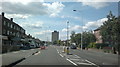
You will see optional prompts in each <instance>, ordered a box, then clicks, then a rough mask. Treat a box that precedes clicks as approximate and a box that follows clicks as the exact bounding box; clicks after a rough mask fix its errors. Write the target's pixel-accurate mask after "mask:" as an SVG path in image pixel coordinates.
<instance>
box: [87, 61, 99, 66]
mask: <svg viewBox="0 0 120 67" xmlns="http://www.w3.org/2000/svg"><path fill="white" fill-rule="evenodd" d="M85 61H87V62H88V63H91V64H92V65H95V66H97V67H99V66H98V65H96V64H95V63H92V62H90V61H88V60H85Z"/></svg>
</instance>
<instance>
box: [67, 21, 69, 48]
mask: <svg viewBox="0 0 120 67" xmlns="http://www.w3.org/2000/svg"><path fill="white" fill-rule="evenodd" d="M68 26H69V21H67V46H68V38H69V36H68V35H69V27H68Z"/></svg>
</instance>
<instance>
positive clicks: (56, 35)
mask: <svg viewBox="0 0 120 67" xmlns="http://www.w3.org/2000/svg"><path fill="white" fill-rule="evenodd" d="M57 40H59V32H58V31H54V32H52V42H54V41H57Z"/></svg>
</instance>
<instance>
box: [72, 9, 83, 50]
mask: <svg viewBox="0 0 120 67" xmlns="http://www.w3.org/2000/svg"><path fill="white" fill-rule="evenodd" d="M73 11H77V10H73ZM77 12H80V11H77ZM82 21H83V18H82ZM82 33H83V29H82V32H81V50H82V48H83V45H82V44H83V43H82ZM79 47H80V45H79Z"/></svg>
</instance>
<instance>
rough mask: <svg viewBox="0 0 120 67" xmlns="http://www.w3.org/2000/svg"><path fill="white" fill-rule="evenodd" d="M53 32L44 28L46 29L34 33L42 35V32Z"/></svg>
mask: <svg viewBox="0 0 120 67" xmlns="http://www.w3.org/2000/svg"><path fill="white" fill-rule="evenodd" d="M51 32H52V31H51V30H44V31H40V32H35V33H34V34H35V35H42V34H45V33H51Z"/></svg>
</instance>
